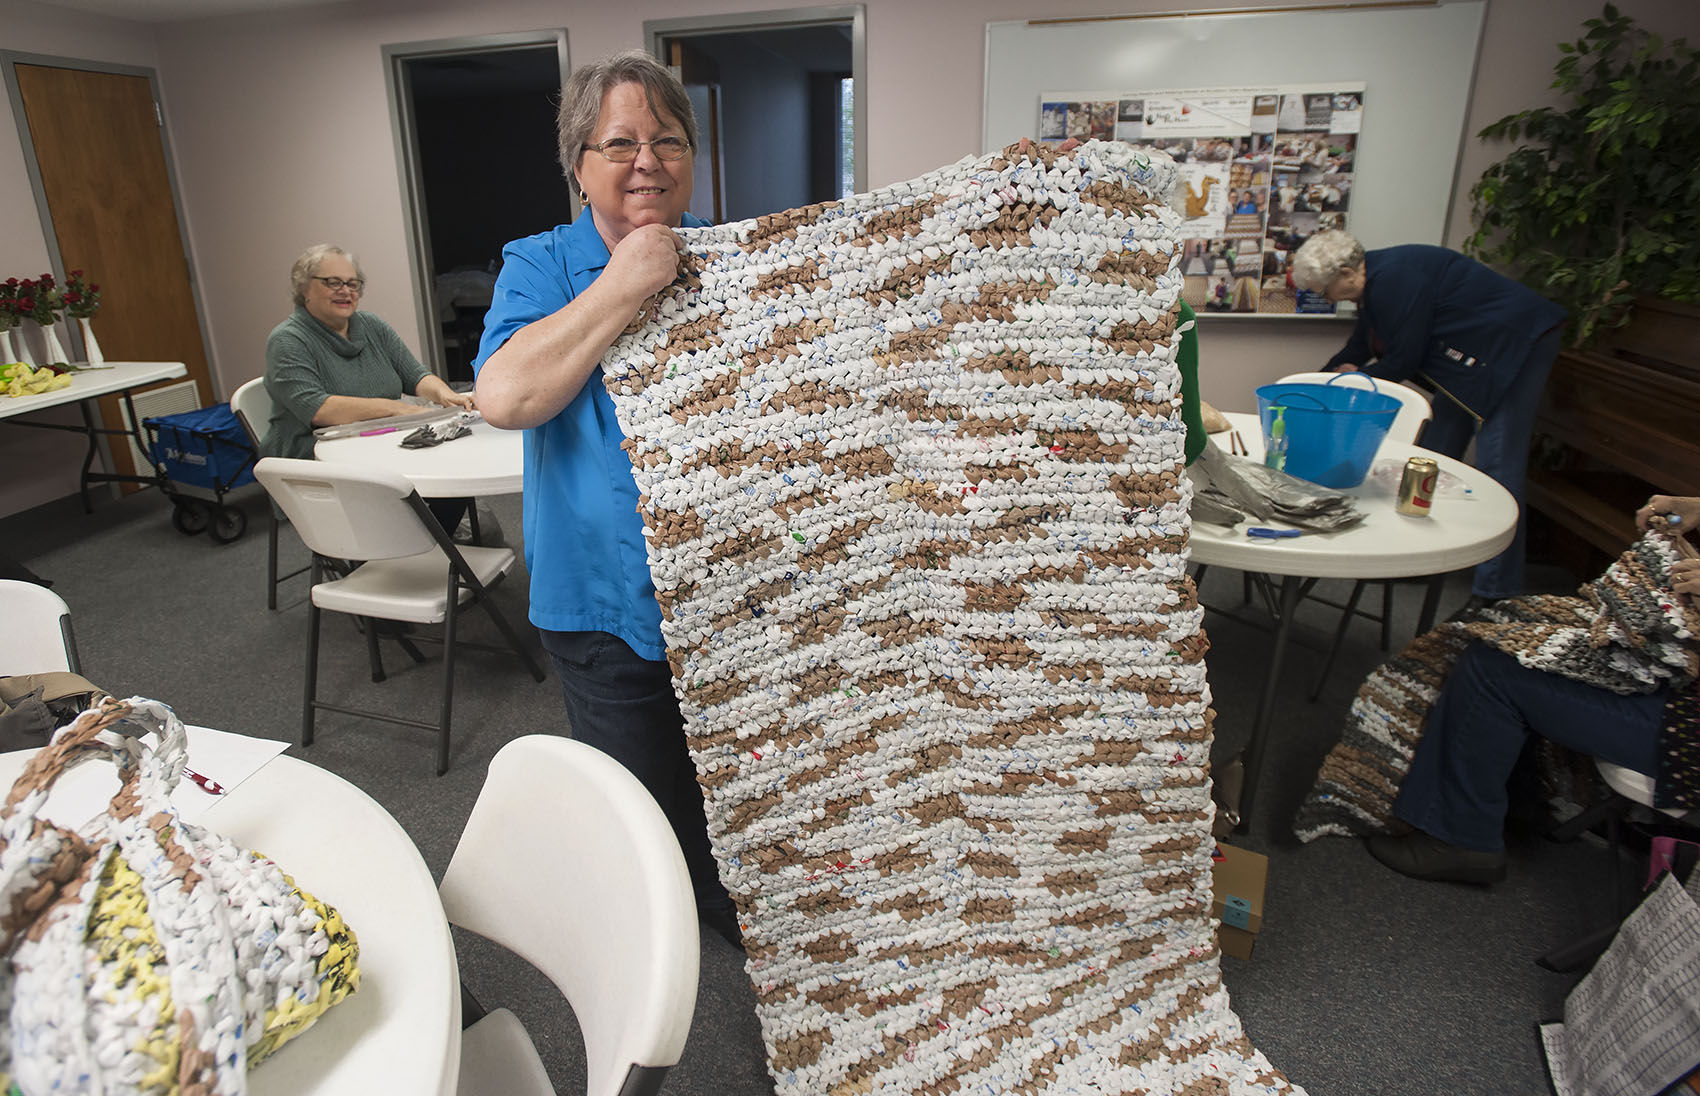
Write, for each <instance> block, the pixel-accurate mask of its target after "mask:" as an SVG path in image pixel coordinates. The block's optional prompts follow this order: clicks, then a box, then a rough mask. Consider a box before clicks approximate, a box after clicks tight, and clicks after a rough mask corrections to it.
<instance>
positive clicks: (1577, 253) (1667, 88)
mask: <svg viewBox="0 0 1700 1096" xmlns="http://www.w3.org/2000/svg"><path fill="white" fill-rule="evenodd" d="M1583 25H1584V27H1585V28H1586V31H1585V33H1584V34H1583V35H1582V37H1581V38H1579V39H1578V40H1576V41H1575V42H1563V43H1560V44H1559V47H1558V48H1559V51H1560V52H1561V53H1562V54H1563V56H1562V57H1561V58H1560V60H1559V62H1558V66H1557V68H1556V69H1555V72H1556V78H1555V79H1554V80H1553V86H1554V87H1555V88H1558V89H1559V90H1560V91H1562V92H1564V93H1565V95H1566V96H1567V97H1568V99H1569V105H1568V106H1563V107H1558V108H1554V107H1540V108H1537V109H1535V110H1525V111H1522V112H1520V113H1518V114H1512V115H1509V116H1508V117H1505V118H1501V119H1500V120H1499V121H1497V122H1495V123H1493V124H1492V125H1490V126H1488V127H1487V128H1486V129H1484V130H1482V132H1481V134H1480V136H1481V137H1482V138H1483V139H1486V140H1505V141H1521V142H1523V143H1521V144H1519V145H1518V147H1517V148H1516V150H1515V151H1513V152H1512V153H1511V154H1510V155H1509V156H1507V157H1506V158H1505V159H1503V160H1501V161H1499V162H1498V163H1497V164H1494V165H1493V166H1492V167H1490V168H1488V169H1487V171H1486V172H1484V173H1483V174H1482V177H1481V179H1480V181H1478V182H1477V183H1476V185H1475V186H1474V187H1473V188H1471V191H1470V196H1471V198H1472V200H1473V210H1474V216H1475V221H1476V231H1475V232H1474V233H1473V234H1472V235H1471V236H1470V238H1469V239H1468V240H1467V241H1466V242H1465V245H1464V246H1465V249H1466V250H1467V251H1469V252H1471V253H1472V254H1475V255H1476V256H1478V257H1479V258H1481V259H1483V260H1484V261H1487V262H1491V263H1498V264H1502V265H1504V266H1506V267H1508V268H1510V270H1511V271H1512V272H1514V273H1515V274H1517V275H1518V276H1520V277H1521V278H1522V280H1523V281H1524V282H1525V283H1527V284H1528V285H1530V286H1533V287H1534V288H1536V289H1538V290H1540V291H1541V292H1543V293H1545V294H1546V295H1547V296H1549V297H1551V298H1552V299H1553V300H1555V301H1557V302H1558V303H1559V304H1562V305H1563V306H1564V307H1565V308H1566V309H1568V310H1569V312H1570V326H1569V332H1568V341H1569V342H1570V343H1571V345H1574V346H1582V345H1585V344H1587V343H1588V342H1590V341H1591V340H1593V339H1594V338H1595V337H1596V336H1598V335H1600V334H1602V333H1603V332H1606V331H1609V330H1611V329H1613V328H1616V327H1620V326H1622V325H1623V324H1624V323H1626V322H1627V320H1628V309H1629V305H1630V304H1631V302H1632V301H1633V299H1634V298H1635V297H1636V296H1638V295H1645V296H1654V297H1664V298H1666V299H1669V300H1675V301H1686V302H1700V169H1697V166H1696V165H1697V164H1700V50H1696V49H1694V48H1692V47H1690V46H1689V45H1688V44H1687V42H1686V41H1685V40H1684V39H1681V38H1678V39H1675V40H1673V41H1671V42H1668V43H1667V42H1665V41H1663V40H1662V39H1661V38H1660V37H1659V36H1658V35H1656V34H1652V33H1649V32H1648V31H1646V30H1644V29H1642V28H1640V27H1638V26H1636V25H1635V23H1634V21H1633V20H1631V19H1630V18H1629V17H1628V16H1626V15H1622V14H1620V13H1619V12H1618V10H1617V8H1616V7H1614V6H1612V5H1610V4H1607V5H1606V6H1605V11H1604V14H1603V15H1602V16H1601V17H1600V18H1598V19H1589V20H1587V22H1586V23H1584V24H1583Z"/></svg>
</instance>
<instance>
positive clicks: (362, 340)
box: [260, 244, 475, 533]
mask: <svg viewBox="0 0 1700 1096" xmlns="http://www.w3.org/2000/svg"><path fill="white" fill-rule="evenodd" d="M289 287H290V293H291V295H292V297H293V299H294V301H295V311H294V312H293V313H291V314H290V316H289V317H288V318H287V319H285V320H284V321H283V322H282V323H280V324H278V325H277V326H276V327H275V328H273V329H272V333H271V335H270V337H268V338H267V339H266V379H265V383H266V392H267V394H268V395H270V396H271V398H272V417H271V422H270V423H269V424H268V426H267V428H266V433H265V437H263V438H261V439H260V452H261V454H263V455H264V456H268V457H300V458H303V459H307V460H311V459H312V457H313V431H314V430H317V429H318V428H319V427H321V426H341V425H343V424H344V423H350V422H364V421H365V420H367V419H381V418H386V417H388V416H390V415H408V414H412V413H413V412H415V411H418V410H419V407H418V405H417V404H412V403H406V402H404V401H403V400H402V398H401V397H402V396H404V395H414V396H418V397H420V398H422V399H427V400H430V401H431V402H432V403H440V404H442V405H443V406H445V407H459V408H463V409H468V410H470V409H471V408H472V407H474V406H475V404H474V402H473V398H472V394H471V393H468V392H456V391H455V390H454V389H452V388H450V387H449V386H448V384H447V383H446V382H444V380H443V379H442V378H441V377H439V376H437V375H436V374H434V373H431V372H430V371H428V370H427V369H426V368H425V367H424V366H423V365H421V364H420V363H419V359H418V358H416V357H414V356H413V351H411V350H409V349H408V348H407V344H406V343H404V342H402V341H401V336H399V335H397V334H396V333H395V330H394V329H393V328H391V327H390V325H389V324H387V323H385V322H384V321H383V320H381V319H379V318H378V317H377V316H374V315H373V314H372V313H370V312H362V311H360V294H361V293H362V292H363V291H364V290H365V288H366V276H365V275H364V274H363V273H361V271H360V263H359V261H358V260H357V259H355V257H354V256H353V255H352V254H351V253H349V252H347V251H344V250H343V249H342V248H340V247H337V246H336V245H334V244H314V245H313V246H312V247H309V248H308V249H307V250H305V251H303V252H302V253H301V254H300V255H299V256H298V257H297V258H296V260H295V263H294V265H293V266H291V267H290V269H289ZM471 505H472V500H471V499H468V498H438V499H432V500H430V506H431V512H432V513H433V514H435V515H436V516H437V521H438V522H440V523H441V524H442V526H443V528H444V529H446V530H448V532H450V533H453V532H454V531H455V528H456V527H457V526H459V525H460V522H461V518H463V517H465V515H466V512H467V510H468V508H469V507H470V506H471Z"/></svg>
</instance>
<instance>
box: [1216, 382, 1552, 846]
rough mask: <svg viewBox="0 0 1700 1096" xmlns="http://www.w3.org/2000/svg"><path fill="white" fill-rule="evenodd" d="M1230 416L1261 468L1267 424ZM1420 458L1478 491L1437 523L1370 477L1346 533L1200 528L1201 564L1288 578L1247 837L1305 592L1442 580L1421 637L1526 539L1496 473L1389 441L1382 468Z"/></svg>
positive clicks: (1260, 729)
mask: <svg viewBox="0 0 1700 1096" xmlns="http://www.w3.org/2000/svg"><path fill="white" fill-rule="evenodd" d="M1227 418H1228V421H1229V423H1230V424H1231V425H1232V427H1233V429H1234V430H1235V431H1238V433H1239V436H1240V439H1241V440H1242V441H1243V442H1244V443H1245V448H1247V449H1249V450H1250V454H1249V456H1250V459H1252V460H1257V461H1261V460H1262V459H1263V432H1262V427H1261V425H1260V424H1259V422H1258V417H1257V416H1256V415H1253V414H1246V413H1237V412H1231V413H1229V414H1228V415H1227ZM1229 437H1230V434H1229V432H1228V431H1222V432H1220V433H1217V434H1212V435H1211V436H1210V441H1211V444H1213V445H1215V446H1217V447H1218V448H1220V449H1222V450H1224V451H1229V452H1231V449H1230V442H1229ZM1413 456H1423V457H1428V458H1430V459H1432V460H1434V461H1435V462H1436V463H1437V464H1439V465H1440V470H1441V472H1443V473H1446V474H1449V475H1450V476H1452V477H1455V478H1456V479H1457V481H1459V482H1460V484H1461V485H1462V487H1463V488H1465V489H1467V490H1468V491H1469V494H1468V496H1466V497H1437V498H1436V499H1435V501H1434V507H1433V511H1432V513H1431V514H1430V516H1428V517H1413V516H1408V515H1405V514H1401V513H1399V512H1398V511H1397V509H1396V508H1395V503H1396V501H1397V500H1396V498H1395V497H1394V496H1395V492H1396V486H1388V485H1386V484H1384V483H1377V482H1376V481H1375V480H1373V479H1366V480H1365V481H1364V482H1363V483H1362V484H1360V485H1359V486H1357V487H1350V488H1342V489H1340V490H1341V493H1342V494H1346V495H1350V496H1352V497H1353V499H1355V500H1356V504H1357V506H1358V508H1359V509H1360V510H1362V511H1363V512H1364V514H1365V519H1364V521H1363V522H1362V523H1360V524H1358V525H1356V526H1353V527H1352V528H1350V529H1344V530H1341V531H1340V532H1337V533H1310V532H1306V533H1304V534H1303V535H1301V536H1297V537H1291V538H1281V539H1264V538H1261V537H1252V536H1248V535H1247V534H1246V529H1247V527H1248V526H1256V525H1259V524H1262V523H1259V522H1256V521H1255V520H1251V519H1248V520H1247V521H1244V522H1241V523H1240V524H1238V525H1235V526H1232V527H1227V526H1221V525H1211V524H1207V523H1205V522H1194V523H1193V526H1192V540H1191V547H1192V559H1193V561H1194V562H1195V563H1199V564H1202V565H1206V566H1220V567H1232V568H1234V569H1235V570H1238V571H1249V572H1258V573H1262V574H1266V575H1279V576H1280V577H1281V586H1280V595H1279V599H1278V608H1277V609H1276V623H1275V641H1274V644H1273V648H1272V650H1271V651H1270V656H1269V667H1268V670H1267V672H1266V674H1265V676H1264V681H1263V691H1262V693H1261V695H1260V697H1259V699H1258V704H1257V714H1256V715H1255V716H1254V717H1253V719H1252V727H1251V738H1250V740H1249V742H1248V743H1247V745H1246V748H1245V784H1244V788H1243V790H1242V792H1241V794H1240V803H1239V810H1240V826H1239V828H1240V830H1241V831H1242V832H1243V831H1244V830H1246V829H1247V828H1249V827H1250V824H1251V811H1252V805H1253V802H1254V800H1255V798H1256V792H1257V786H1258V781H1259V778H1260V777H1261V775H1262V772H1263V762H1264V756H1265V753H1266V751H1267V749H1268V745H1269V743H1268V731H1269V719H1270V715H1271V713H1272V712H1273V711H1274V708H1275V700H1276V692H1277V690H1278V688H1279V686H1280V683H1281V665H1282V662H1283V660H1284V659H1285V657H1286V653H1287V640H1288V633H1289V627H1290V625H1291V623H1292V619H1293V614H1294V612H1295V610H1296V609H1297V608H1298V604H1299V600H1300V596H1301V592H1302V590H1303V589H1304V588H1305V585H1306V584H1307V583H1308V582H1310V581H1313V580H1316V579H1324V578H1343V579H1388V578H1414V577H1419V576H1434V578H1435V581H1433V582H1431V583H1430V584H1429V589H1428V593H1427V595H1426V596H1425V597H1424V599H1423V608H1422V613H1421V615H1420V616H1419V618H1418V625H1417V628H1418V632H1419V633H1421V632H1425V631H1427V630H1428V629H1429V628H1430V627H1432V626H1433V624H1434V616H1435V609H1436V606H1437V603H1438V598H1439V593H1440V581H1439V579H1440V576H1442V575H1445V574H1446V573H1447V572H1450V571H1457V570H1460V569H1462V568H1465V567H1473V566H1475V565H1476V564H1478V563H1481V562H1482V561H1484V560H1488V559H1492V558H1493V557H1494V556H1496V555H1498V554H1499V553H1500V552H1501V551H1503V550H1504V549H1505V547H1506V546H1507V545H1509V544H1510V543H1511V540H1512V537H1513V536H1514V535H1515V534H1516V532H1517V513H1518V511H1517V500H1515V499H1513V498H1512V497H1511V492H1509V491H1507V490H1506V489H1505V488H1504V487H1501V486H1500V485H1499V483H1498V482H1497V481H1495V480H1494V479H1493V478H1492V477H1491V476H1489V475H1487V474H1486V473H1484V472H1481V471H1478V470H1477V469H1475V468H1472V467H1470V466H1469V465H1467V464H1465V463H1463V462H1462V461H1457V460H1453V459H1452V458H1451V457H1446V456H1442V455H1441V454H1439V453H1435V452H1432V451H1430V450H1427V449H1423V448H1421V447H1420V446H1417V445H1412V444H1411V443H1409V442H1402V441H1393V440H1388V441H1384V442H1383V443H1382V445H1381V448H1380V450H1379V451H1378V452H1377V453H1376V456H1375V460H1376V461H1377V462H1380V461H1386V460H1394V461H1397V462H1399V463H1400V464H1401V465H1403V464H1404V462H1405V460H1406V459H1407V458H1410V457H1413ZM1267 527H1268V528H1276V529H1279V528H1291V526H1286V525H1283V523H1281V522H1278V521H1271V522H1269V523H1268V524H1267ZM1347 619H1349V615H1348V617H1347ZM1344 624H1345V620H1343V621H1342V626H1344Z"/></svg>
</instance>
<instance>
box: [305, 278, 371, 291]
mask: <svg viewBox="0 0 1700 1096" xmlns="http://www.w3.org/2000/svg"><path fill="white" fill-rule="evenodd" d="M313 280H314V281H315V282H324V283H325V288H326V289H328V290H330V291H331V292H332V293H335V292H336V291H337V290H339V289H352V290H354V292H356V293H358V292H360V291H361V290H362V289H365V288H366V279H365V278H321V277H319V276H318V275H317V274H315V275H313Z"/></svg>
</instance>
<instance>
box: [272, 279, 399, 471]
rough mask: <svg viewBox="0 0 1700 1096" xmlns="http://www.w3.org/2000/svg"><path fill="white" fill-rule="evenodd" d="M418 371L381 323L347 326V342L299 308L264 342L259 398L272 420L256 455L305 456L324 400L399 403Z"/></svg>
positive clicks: (356, 319)
mask: <svg viewBox="0 0 1700 1096" xmlns="http://www.w3.org/2000/svg"><path fill="white" fill-rule="evenodd" d="M425 374H426V369H425V367H424V366H423V365H421V364H419V359H418V358H415V357H414V356H413V352H412V351H411V350H409V349H408V348H407V344H406V343H403V342H402V341H401V336H399V335H397V334H396V333H395V331H394V330H393V329H392V328H391V327H390V325H389V324H387V323H385V322H384V321H383V320H380V319H379V318H378V317H376V316H374V315H372V314H371V313H369V312H356V313H355V314H354V315H353V316H350V317H349V319H348V337H347V338H346V339H345V338H343V337H342V336H341V335H338V334H337V333H336V332H334V331H332V330H331V329H330V328H328V327H326V326H325V325H324V324H322V323H320V322H319V321H318V320H315V319H314V318H313V317H312V316H311V315H309V314H308V312H307V310H306V309H305V308H297V309H296V310H295V311H294V313H293V314H291V315H290V317H289V318H288V319H286V320H284V321H283V322H282V323H280V324H278V325H277V326H276V327H274V328H273V329H272V333H271V336H270V337H269V338H268V339H266V392H267V393H269V394H270V396H271V398H272V418H271V423H270V425H269V426H268V428H267V429H266V436H265V437H264V438H262V439H261V441H260V452H261V454H262V455H264V456H268V457H302V458H305V459H309V460H310V459H312V456H313V416H314V415H317V414H318V413H319V408H320V407H322V406H323V405H324V402H325V400H327V399H329V398H330V397H331V396H357V397H364V398H369V399H392V400H395V399H400V398H401V397H402V396H404V395H412V394H414V391H415V390H416V389H417V388H418V387H419V382H420V381H421V380H423V379H424V377H425Z"/></svg>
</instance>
